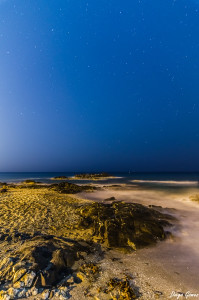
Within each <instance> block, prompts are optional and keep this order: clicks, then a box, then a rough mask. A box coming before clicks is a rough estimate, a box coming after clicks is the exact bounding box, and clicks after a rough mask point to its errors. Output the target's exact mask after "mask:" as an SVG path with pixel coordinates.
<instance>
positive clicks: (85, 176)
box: [74, 172, 113, 180]
mask: <svg viewBox="0 0 199 300" xmlns="http://www.w3.org/2000/svg"><path fill="white" fill-rule="evenodd" d="M109 177H111V178H112V177H113V176H111V175H110V174H108V173H105V172H103V173H98V174H97V173H96V174H95V173H88V174H84V173H82V174H76V175H75V176H74V179H82V180H98V179H105V178H109Z"/></svg>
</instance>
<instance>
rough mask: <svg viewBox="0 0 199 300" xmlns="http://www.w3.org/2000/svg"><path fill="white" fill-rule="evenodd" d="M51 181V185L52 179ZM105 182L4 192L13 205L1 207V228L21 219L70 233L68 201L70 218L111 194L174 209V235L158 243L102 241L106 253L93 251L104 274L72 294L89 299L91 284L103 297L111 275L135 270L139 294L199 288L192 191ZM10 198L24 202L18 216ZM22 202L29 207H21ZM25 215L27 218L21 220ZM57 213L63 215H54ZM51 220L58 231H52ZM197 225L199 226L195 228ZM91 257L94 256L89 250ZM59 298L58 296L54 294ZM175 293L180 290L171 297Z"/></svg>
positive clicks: (24, 224)
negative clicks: (91, 187)
mask: <svg viewBox="0 0 199 300" xmlns="http://www.w3.org/2000/svg"><path fill="white" fill-rule="evenodd" d="M47 187H48V185H46V188H47ZM99 187H101V189H100V190H95V191H92V192H81V193H78V194H75V195H67V194H58V193H57V192H55V191H50V192H49V191H48V190H47V189H45V187H44V188H42V189H29V188H26V189H25V190H23V189H22V190H21V189H19V190H18V189H16V190H13V191H12V190H11V191H9V192H8V194H5V195H2V196H1V202H0V204H1V209H2V205H3V204H4V205H5V203H7V204H6V206H5V207H7V208H6V211H7V213H4V214H3V210H2V212H1V224H0V225H1V231H2V229H3V226H4V227H5V229H6V230H7V229H8V227H6V226H8V224H9V226H10V229H11V230H12V229H13V226H15V224H16V222H18V224H19V225H17V227H16V228H19V229H20V230H22V229H23V228H24V229H23V230H24V232H26V233H28V232H29V233H31V232H33V231H34V230H35V229H34V226H36V227H38V228H40V229H41V232H43V233H46V234H54V233H56V231H57V230H58V231H59V235H60V236H64V232H66V231H65V230H66V228H65V229H64V228H63V229H61V227H62V226H63V223H62V221H61V220H62V219H63V216H64V214H63V213H64V209H63V208H64V207H65V205H66V202H65V201H67V203H68V208H67V209H68V212H67V216H68V217H67V218H69V217H70V215H71V217H70V218H72V219H73V218H74V215H73V214H72V212H70V211H71V208H72V207H73V206H74V205H81V203H82V204H83V203H84V204H85V203H88V204H89V203H91V201H97V202H101V203H111V202H114V200H108V201H107V200H106V201H105V200H104V199H109V198H110V197H115V198H116V199H117V200H119V201H121V200H122V201H124V202H127V203H129V202H135V203H140V204H144V205H146V206H150V205H152V206H153V208H154V209H156V210H157V211H161V212H164V213H166V214H170V215H172V216H175V217H176V218H177V219H178V221H177V222H175V224H174V226H173V229H172V233H173V235H172V236H171V237H170V238H168V239H166V240H165V241H161V242H158V243H157V244H156V245H154V246H150V247H145V248H143V249H139V250H137V251H135V252H132V253H127V254H125V255H124V254H123V253H122V252H120V251H117V250H113V249H112V250H111V249H107V248H105V247H104V246H102V252H103V253H104V254H103V256H101V254H100V255H99V254H98V252H96V253H93V256H92V255H91V260H92V261H95V262H97V264H98V265H99V266H100V268H101V271H100V275H99V277H98V278H97V279H96V280H95V281H94V282H92V284H91V285H89V284H88V283H86V281H85V282H82V283H79V284H76V285H75V288H73V289H72V290H71V291H70V295H71V297H72V298H71V299H77V300H78V299H80V298H79V295H80V294H81V299H88V297H87V296H85V297H84V296H83V294H84V292H85V289H88V288H89V290H90V293H91V295H92V294H93V295H95V298H94V299H97V293H98V292H97V289H98V288H99V287H100V285H101V286H103V285H105V284H106V283H107V281H108V278H111V277H112V276H113V275H114V276H116V277H119V278H121V279H122V278H125V276H131V277H132V283H133V285H134V286H135V287H137V288H138V290H139V295H140V297H139V299H143V300H148V299H170V296H171V293H172V292H181V293H184V294H186V292H188V291H190V292H192V293H195V294H197V293H198V290H199V288H198V279H199V278H198V277H199V276H198V269H199V260H198V258H199V251H197V249H198V248H197V245H195V246H194V244H193V240H196V239H197V232H198V228H199V222H197V219H198V216H199V205H198V204H197V203H195V202H193V201H191V200H190V199H189V196H190V191H189V192H187V193H183V194H179V195H177V194H176V193H173V194H172V193H168V192H166V191H157V190H147V189H145V190H144V189H143V188H138V187H137V186H133V185H132V186H128V185H127V186H126V185H121V186H119V185H117V186H114V185H106V186H105V187H104V186H103V185H102V184H99ZM9 193H10V194H9ZM12 193H14V194H12ZM13 195H14V198H13ZM6 199H7V200H6ZM9 199H13V200H14V201H15V202H14V203H16V204H17V203H18V204H19V206H17V207H18V208H17V207H16V208H17V209H18V211H17V209H15V212H13V213H12V216H10V213H11V212H12V205H11V202H10V204H9V202H7V201H10V200H9ZM183 199H184V200H183ZM5 201H6V202H5ZM17 201H18V202H17ZM18 204H17V205H18ZM30 205H31V210H32V212H28V211H27V213H28V214H26V213H25V211H26V210H27V208H28V207H30ZM49 205H50V206H49ZM160 206H162V208H161V207H160ZM22 207H23V211H24V213H23V212H22V211H21V209H22ZM52 212H53V214H52ZM32 213H33V215H34V218H33V219H32V220H31V218H32V217H33V215H32ZM68 213H69V214H68ZM20 215H21V217H20V218H22V219H21V221H20V220H19V216H20ZM2 216H3V219H2ZM30 216H31V217H30ZM13 217H14V219H13ZM55 217H56V218H57V219H56V220H57V221H56V220H55V219H54V218H55ZM59 219H60V220H59ZM19 221H20V222H19ZM73 221H75V220H73ZM32 222H33V223H32ZM49 222H50V223H49ZM6 224H7V225H6ZM33 224H34V225H33ZM50 224H51V225H50ZM55 224H59V228H58V227H57V228H56V227H55V228H54V229H53V227H54V226H55ZM47 225H48V226H47ZM50 226H51V227H52V231H49V228H51V227H50ZM60 226H61V227H60ZM193 226H195V227H196V228H194V230H193ZM36 227H35V228H36ZM50 230H51V229H50ZM67 230H69V229H67ZM69 236H70V237H72V236H73V237H74V238H75V239H76V238H81V237H80V236H79V232H78V235H76V233H75V232H72V233H71V232H70V235H69ZM2 245H4V246H6V245H7V246H6V247H8V249H9V243H7V242H4V243H3V244H2ZM2 245H1V247H2ZM16 245H17V244H16ZM19 245H20V243H19ZM8 249H7V250H8ZM2 251H3V249H2V248H0V252H1V254H2V253H3V252H2ZM89 258H90V256H89V255H88V259H89ZM31 297H32V296H29V297H28V298H30V299H35V298H34V297H33V298H31ZM58 298H59V297H58ZM58 298H56V297H54V298H53V299H58ZM175 298H176V297H175V296H174V297H172V298H171V299H175ZM198 298H199V297H198ZM98 299H100V300H101V299H107V298H106V297H105V296H104V294H102V293H99V297H98Z"/></svg>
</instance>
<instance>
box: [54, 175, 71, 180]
mask: <svg viewBox="0 0 199 300" xmlns="http://www.w3.org/2000/svg"><path fill="white" fill-rule="evenodd" d="M67 179H68V177H66V176H56V177H52V178H51V180H67Z"/></svg>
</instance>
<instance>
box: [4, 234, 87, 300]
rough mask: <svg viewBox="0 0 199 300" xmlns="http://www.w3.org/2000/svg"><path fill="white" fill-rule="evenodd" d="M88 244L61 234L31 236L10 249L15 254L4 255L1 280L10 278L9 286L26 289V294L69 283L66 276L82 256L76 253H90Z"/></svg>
mask: <svg viewBox="0 0 199 300" xmlns="http://www.w3.org/2000/svg"><path fill="white" fill-rule="evenodd" d="M89 247H90V246H89V245H88V244H87V243H85V242H84V243H82V245H81V244H80V243H78V242H76V241H73V240H69V239H64V238H61V237H59V238H57V237H53V236H50V235H40V236H34V237H30V236H29V237H28V238H27V239H26V238H25V240H23V243H21V246H19V247H18V248H17V250H16V249H15V248H14V249H13V251H9V252H8V253H7V255H11V254H12V255H13V256H14V257H10V256H8V257H6V256H5V257H4V259H2V261H0V280H1V282H2V284H3V285H4V283H6V284H7V283H8V282H9V286H12V287H13V289H18V290H19V294H20V293H21V292H22V291H24V293H25V295H26V293H29V294H31V295H33V296H34V295H37V293H38V290H39V289H42V288H45V289H52V287H58V286H59V287H60V286H64V285H65V286H66V285H67V286H69V284H70V283H67V280H68V279H69V278H70V277H71V275H72V274H73V272H74V271H73V270H72V267H73V264H74V263H75V261H77V260H78V259H79V257H78V255H77V254H78V253H79V252H85V253H89V251H90V250H89V251H88V249H89ZM6 289H7V285H5V290H6ZM7 294H8V293H7ZM4 296H5V295H3V297H4ZM17 297H18V296H17Z"/></svg>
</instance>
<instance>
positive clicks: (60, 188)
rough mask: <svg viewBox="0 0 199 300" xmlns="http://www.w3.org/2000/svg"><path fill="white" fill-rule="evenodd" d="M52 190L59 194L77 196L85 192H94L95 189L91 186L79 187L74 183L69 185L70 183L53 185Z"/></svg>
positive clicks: (50, 187)
mask: <svg viewBox="0 0 199 300" xmlns="http://www.w3.org/2000/svg"><path fill="white" fill-rule="evenodd" d="M49 189H50V190H54V191H57V192H58V193H61V194H76V193H80V192H83V191H91V190H94V189H95V188H94V187H91V186H86V185H81V186H80V185H77V184H74V183H69V182H61V183H58V184H51V185H50V186H49Z"/></svg>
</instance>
